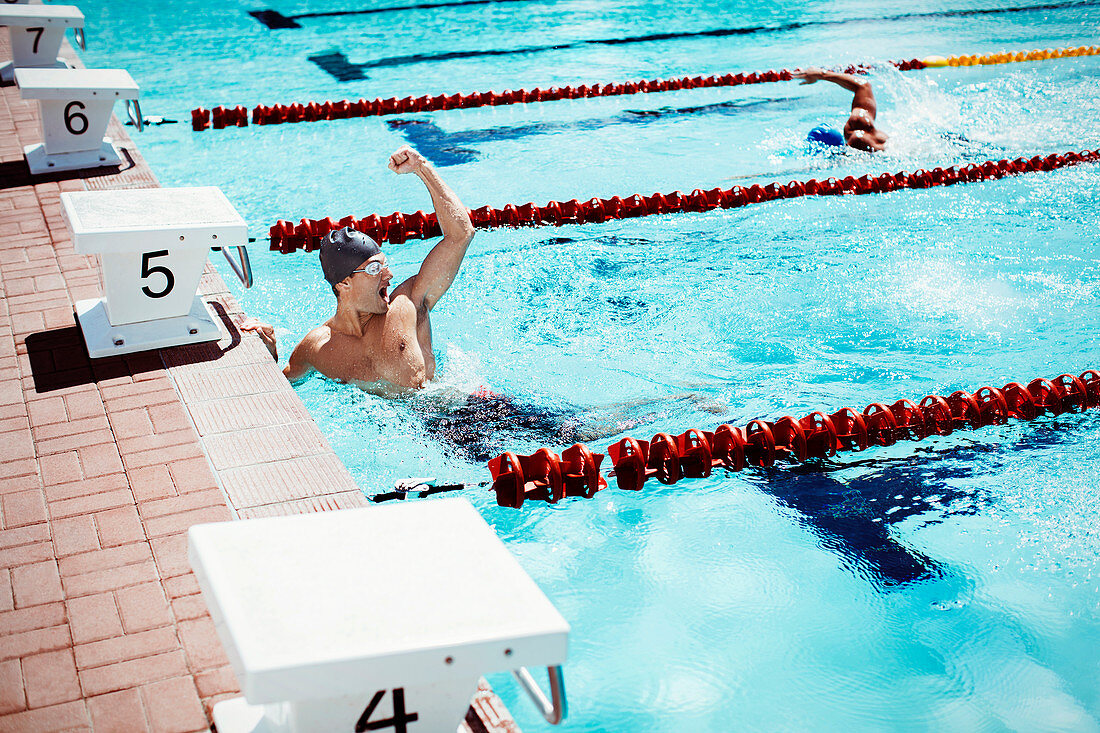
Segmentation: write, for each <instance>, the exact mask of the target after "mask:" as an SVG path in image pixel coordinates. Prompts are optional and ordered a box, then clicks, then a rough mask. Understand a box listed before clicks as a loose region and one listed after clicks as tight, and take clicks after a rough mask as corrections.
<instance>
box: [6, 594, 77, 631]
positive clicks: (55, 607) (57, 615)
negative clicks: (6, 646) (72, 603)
mask: <svg viewBox="0 0 1100 733" xmlns="http://www.w3.org/2000/svg"><path fill="white" fill-rule="evenodd" d="M63 623H65V604H64V603H61V602H60V601H55V602H53V603H41V604H39V605H37V606H29V607H27V608H20V609H17V610H11V611H3V612H0V634H17V633H20V632H23V631H32V630H34V629H47V628H49V627H51V626H59V625H60V624H63Z"/></svg>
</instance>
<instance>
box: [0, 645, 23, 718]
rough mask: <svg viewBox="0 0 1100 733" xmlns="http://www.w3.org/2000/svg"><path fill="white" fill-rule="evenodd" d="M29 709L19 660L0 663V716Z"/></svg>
mask: <svg viewBox="0 0 1100 733" xmlns="http://www.w3.org/2000/svg"><path fill="white" fill-rule="evenodd" d="M26 708H27V698H26V696H25V695H24V694H23V670H22V669H21V668H20V665H19V660H18V659H9V660H7V661H5V662H0V715H5V714H7V713H14V712H17V711H19V710H25V709H26Z"/></svg>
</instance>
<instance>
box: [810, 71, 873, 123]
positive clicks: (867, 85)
mask: <svg viewBox="0 0 1100 733" xmlns="http://www.w3.org/2000/svg"><path fill="white" fill-rule="evenodd" d="M794 76H795V77H797V78H799V79H801V80H802V83H803V84H813V83H814V82H815V81H831V82H832V83H833V84H836V85H838V86H841V87H844V88H845V89H847V90H848V91H849V92H852V94H853V95H854V96H853V97H852V110H853V111H855V110H857V109H862V110H866V111H867V112H868V114H870V115H871V119H872V120H874V119H875V115H876V114H877V113H878V105H877V104H876V103H875V93H874V91H872V90H871V82H869V81H867V80H866V79H861V78H859V77H858V76H852V75H851V74H841V73H840V72H838V71H825V70H824V69H818V68H816V67H811V68H809V69H806V70H805V71H796V72H795V73H794Z"/></svg>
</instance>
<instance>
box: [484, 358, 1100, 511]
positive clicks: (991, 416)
mask: <svg viewBox="0 0 1100 733" xmlns="http://www.w3.org/2000/svg"><path fill="white" fill-rule="evenodd" d="M1097 406H1100V373H1098V372H1096V371H1095V370H1093V369H1089V370H1088V371H1086V372H1084V373H1082V374H1081V375H1080V376H1074V375H1072V374H1063V375H1061V376H1059V377H1056V378H1055V379H1053V380H1049V379H1043V378H1042V377H1040V378H1038V379H1034V380H1032V381H1031V382H1030V383H1029V384H1028V386H1027V387H1024V386H1022V385H1020V384H1019V383H1017V382H1009V383H1008V384H1006V385H1005V386H1004V387H1003V388H1001V389H998V388H996V387H982V388H981V389H979V390H978V391H977V392H974V393H973V394H970V393H969V392H964V391H962V390H959V391H957V392H955V393H953V394H952V395H951V396H949V397H941V396H940V395H928V396H927V397H925V398H924V399H923V400H921V401H920V403H919V404H914V403H913V402H912V401H910V400H907V399H900V400H898V401H897V402H895V403H894V404H893V405H890V406H887V405H885V404H883V403H880V402H875V403H872V404H870V405H868V406H867V407H866V408H865V409H864V410H863V412H856V411H855V410H853V409H852V408H850V407H842V408H840V409H839V410H837V411H836V412H834V413H833V414H832V415H827V414H825V413H824V412H812V413H810V414H809V415H806V416H805V417H803V418H801V419H795V418H793V417H790V416H785V417H781V418H779V419H778V420H776V421H775V422H770V421H767V420H753V421H752V422H750V423H749V424H748V425H747V426H746V427H744V428H740V427H734V426H731V425H720V426H719V427H718V428H717V429H716V430H714V431H713V432H711V431H705V430H698V429H695V428H692V429H690V430H687V431H686V432H684V433H683V434H681V435H676V436H673V435H670V434H668V433H657V434H656V435H654V436H653V438H651V439H650V440H638V439H637V438H623V439H622V440H620V441H619V442H617V443H615V444H614V445H610V446H608V447H607V453H608V455H609V456H610V457H611V463H612V466H613V467H614V475H615V480H616V483H617V484H618V487H619V488H620V489H624V490H626V491H640V490H641V489H642V488H643V486H644V485H645V482H646V481H648V480H649V479H653V478H655V479H657V480H658V481H660V482H661V483H664V484H675V483H676V482H677V481H679V480H680V479H682V478H703V477H706V476H709V475H710V473H711V471H713V470H714V469H715V468H725V469H728V470H730V471H740V470H742V469H743V468H744V467H745V466H771V465H774V464H775V462H776V461H777V460H779V459H783V460H787V461H805V460H807V459H809V458H828V457H830V456H833V455H835V454H836V452H837V451H840V450H850V451H862V450H866V449H867V448H868V447H870V446H879V445H881V446H887V445H893V444H894V443H895V442H897V441H898V440H921V439H923V438H925V437H928V436H929V435H950V434H951V433H952V432H953V431H955V430H958V429H962V428H980V427H984V426H986V425H1002V424H1004V423H1006V422H1008V420H1009V419H1010V418H1011V419H1016V420H1031V419H1034V418H1035V417H1037V416H1038V415H1041V414H1045V413H1049V414H1051V415H1059V414H1061V413H1063V412H1082V411H1084V410H1086V409H1087V408H1090V407H1097ZM603 458H604V456H603V455H602V454H599V453H592V452H591V451H590V450H589V449H588V448H587V447H586V446H585V445H583V444H581V443H577V444H576V445H574V446H573V447H572V448H568V449H567V450H565V451H564V452H563V453H562V455H561V457H558V455H557V454H556V453H554V452H553V451H551V450H550V449H549V448H540V449H539V450H538V451H536V452H535V453H534V454H533V455H530V456H522V455H516V454H515V453H504V454H502V455H500V456H497V457H496V458H494V459H492V460H491V461H489V471H490V473H492V476H493V490H494V491H496V494H497V504H499V505H500V506H507V507H520V506H522V505H523V502H524V500H528V499H529V500H535V501H545V502H548V503H551V504H553V503H556V502H558V501H560V500H561V499H563V498H565V497H567V496H580V497H584V498H586V499H590V498H592V496H593V495H594V494H595V493H596V492H597V491H600V490H602V489H604V488H606V487H607V481H606V480H605V479H604V477H603V476H602V475H601V474H600V465H601V463H602V461H603Z"/></svg>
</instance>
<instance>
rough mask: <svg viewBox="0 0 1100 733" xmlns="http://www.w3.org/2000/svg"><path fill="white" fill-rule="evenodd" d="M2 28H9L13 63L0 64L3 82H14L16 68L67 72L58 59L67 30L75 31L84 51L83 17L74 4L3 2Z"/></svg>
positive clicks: (6, 0)
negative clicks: (63, 70) (17, 3)
mask: <svg viewBox="0 0 1100 733" xmlns="http://www.w3.org/2000/svg"><path fill="white" fill-rule="evenodd" d="M3 3H4V4H3V5H0V25H6V26H7V27H8V33H9V35H10V37H11V56H12V60H11V61H9V62H7V63H5V64H3V65H0V81H3V82H10V81H13V80H14V79H15V70H16V69H30V68H43V69H67V68H69V67H68V64H66V63H65V61H64V59H60V58H58V57H57V54H58V52H59V51H60V50H61V39H62V38H64V37H65V29H66V28H73V29H74V32H75V33H76V40H77V43H79V44H80V47H81V48H84V14H83V13H81V12H80V9H79V8H77V7H76V6H75V5H15V4H9V3H10V0H3Z"/></svg>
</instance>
